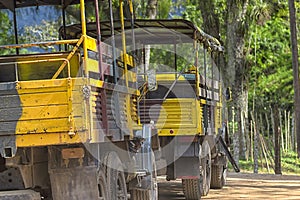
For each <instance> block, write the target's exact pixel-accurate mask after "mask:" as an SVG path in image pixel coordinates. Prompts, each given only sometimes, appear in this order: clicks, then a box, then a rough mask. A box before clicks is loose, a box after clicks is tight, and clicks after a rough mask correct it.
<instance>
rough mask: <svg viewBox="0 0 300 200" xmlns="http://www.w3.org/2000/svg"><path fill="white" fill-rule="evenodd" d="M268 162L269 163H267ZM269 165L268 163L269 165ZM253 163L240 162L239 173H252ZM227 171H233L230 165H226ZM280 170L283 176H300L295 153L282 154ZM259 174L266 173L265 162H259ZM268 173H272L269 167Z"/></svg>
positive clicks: (298, 161)
mask: <svg viewBox="0 0 300 200" xmlns="http://www.w3.org/2000/svg"><path fill="white" fill-rule="evenodd" d="M269 162H270V161H269ZM269 164H270V163H269ZM253 166H254V163H253V161H250V160H248V161H247V160H240V161H239V167H240V169H241V172H251V173H252V172H253ZM228 167H229V170H230V171H233V168H232V166H231V164H229V165H228ZM281 168H282V173H283V174H300V159H299V158H297V153H295V152H292V151H289V152H283V153H282V157H281ZM258 171H259V173H268V169H267V165H266V162H265V160H259V170H258ZM270 173H274V170H273V169H272V167H270Z"/></svg>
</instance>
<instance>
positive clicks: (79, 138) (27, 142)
mask: <svg viewBox="0 0 300 200" xmlns="http://www.w3.org/2000/svg"><path fill="white" fill-rule="evenodd" d="M86 136H87V134H86V133H85V132H83V133H77V134H76V135H73V136H70V135H69V134H68V133H48V134H26V135H17V136H16V144H17V146H18V147H33V146H46V145H57V144H76V143H82V142H87V141H88V138H87V137H86Z"/></svg>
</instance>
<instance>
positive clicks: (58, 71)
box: [52, 35, 85, 79]
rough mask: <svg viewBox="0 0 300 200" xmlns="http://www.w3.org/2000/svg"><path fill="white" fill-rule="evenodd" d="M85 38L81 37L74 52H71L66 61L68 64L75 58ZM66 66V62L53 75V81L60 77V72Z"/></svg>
mask: <svg viewBox="0 0 300 200" xmlns="http://www.w3.org/2000/svg"><path fill="white" fill-rule="evenodd" d="M84 38H85V36H84V35H82V36H81V37H80V39H79V40H78V41H77V43H76V45H75V46H74V48H73V49H72V51H71V52H70V54H69V55H68V56H67V58H66V59H67V60H68V63H69V61H70V59H71V58H72V57H73V56H74V54H75V52H76V51H77V49H78V48H79V46H80V44H81V43H82V42H83V41H84ZM66 64H67V63H66V61H65V62H63V63H62V64H61V66H60V67H59V68H58V70H57V71H56V73H55V74H54V75H53V77H52V79H56V78H57V77H58V75H59V74H60V72H61V71H62V70H63V69H64V68H65V66H66Z"/></svg>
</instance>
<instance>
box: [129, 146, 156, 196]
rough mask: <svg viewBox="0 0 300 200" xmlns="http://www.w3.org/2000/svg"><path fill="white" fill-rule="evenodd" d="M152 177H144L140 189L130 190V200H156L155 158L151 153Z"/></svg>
mask: <svg viewBox="0 0 300 200" xmlns="http://www.w3.org/2000/svg"><path fill="white" fill-rule="evenodd" d="M151 156H152V161H151V162H152V172H151V174H152V176H151V177H145V178H144V179H143V180H142V182H141V186H142V187H140V188H133V189H132V190H131V198H130V199H131V200H158V185H157V173H156V164H155V156H154V153H153V152H152V154H151Z"/></svg>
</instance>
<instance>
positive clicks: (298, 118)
mask: <svg viewBox="0 0 300 200" xmlns="http://www.w3.org/2000/svg"><path fill="white" fill-rule="evenodd" d="M289 12H290V29H291V41H292V54H293V62H292V65H293V74H294V91H295V92H294V109H295V131H296V134H297V152H298V158H300V86H299V66H298V44H297V29H296V12H295V2H294V0H289Z"/></svg>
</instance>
